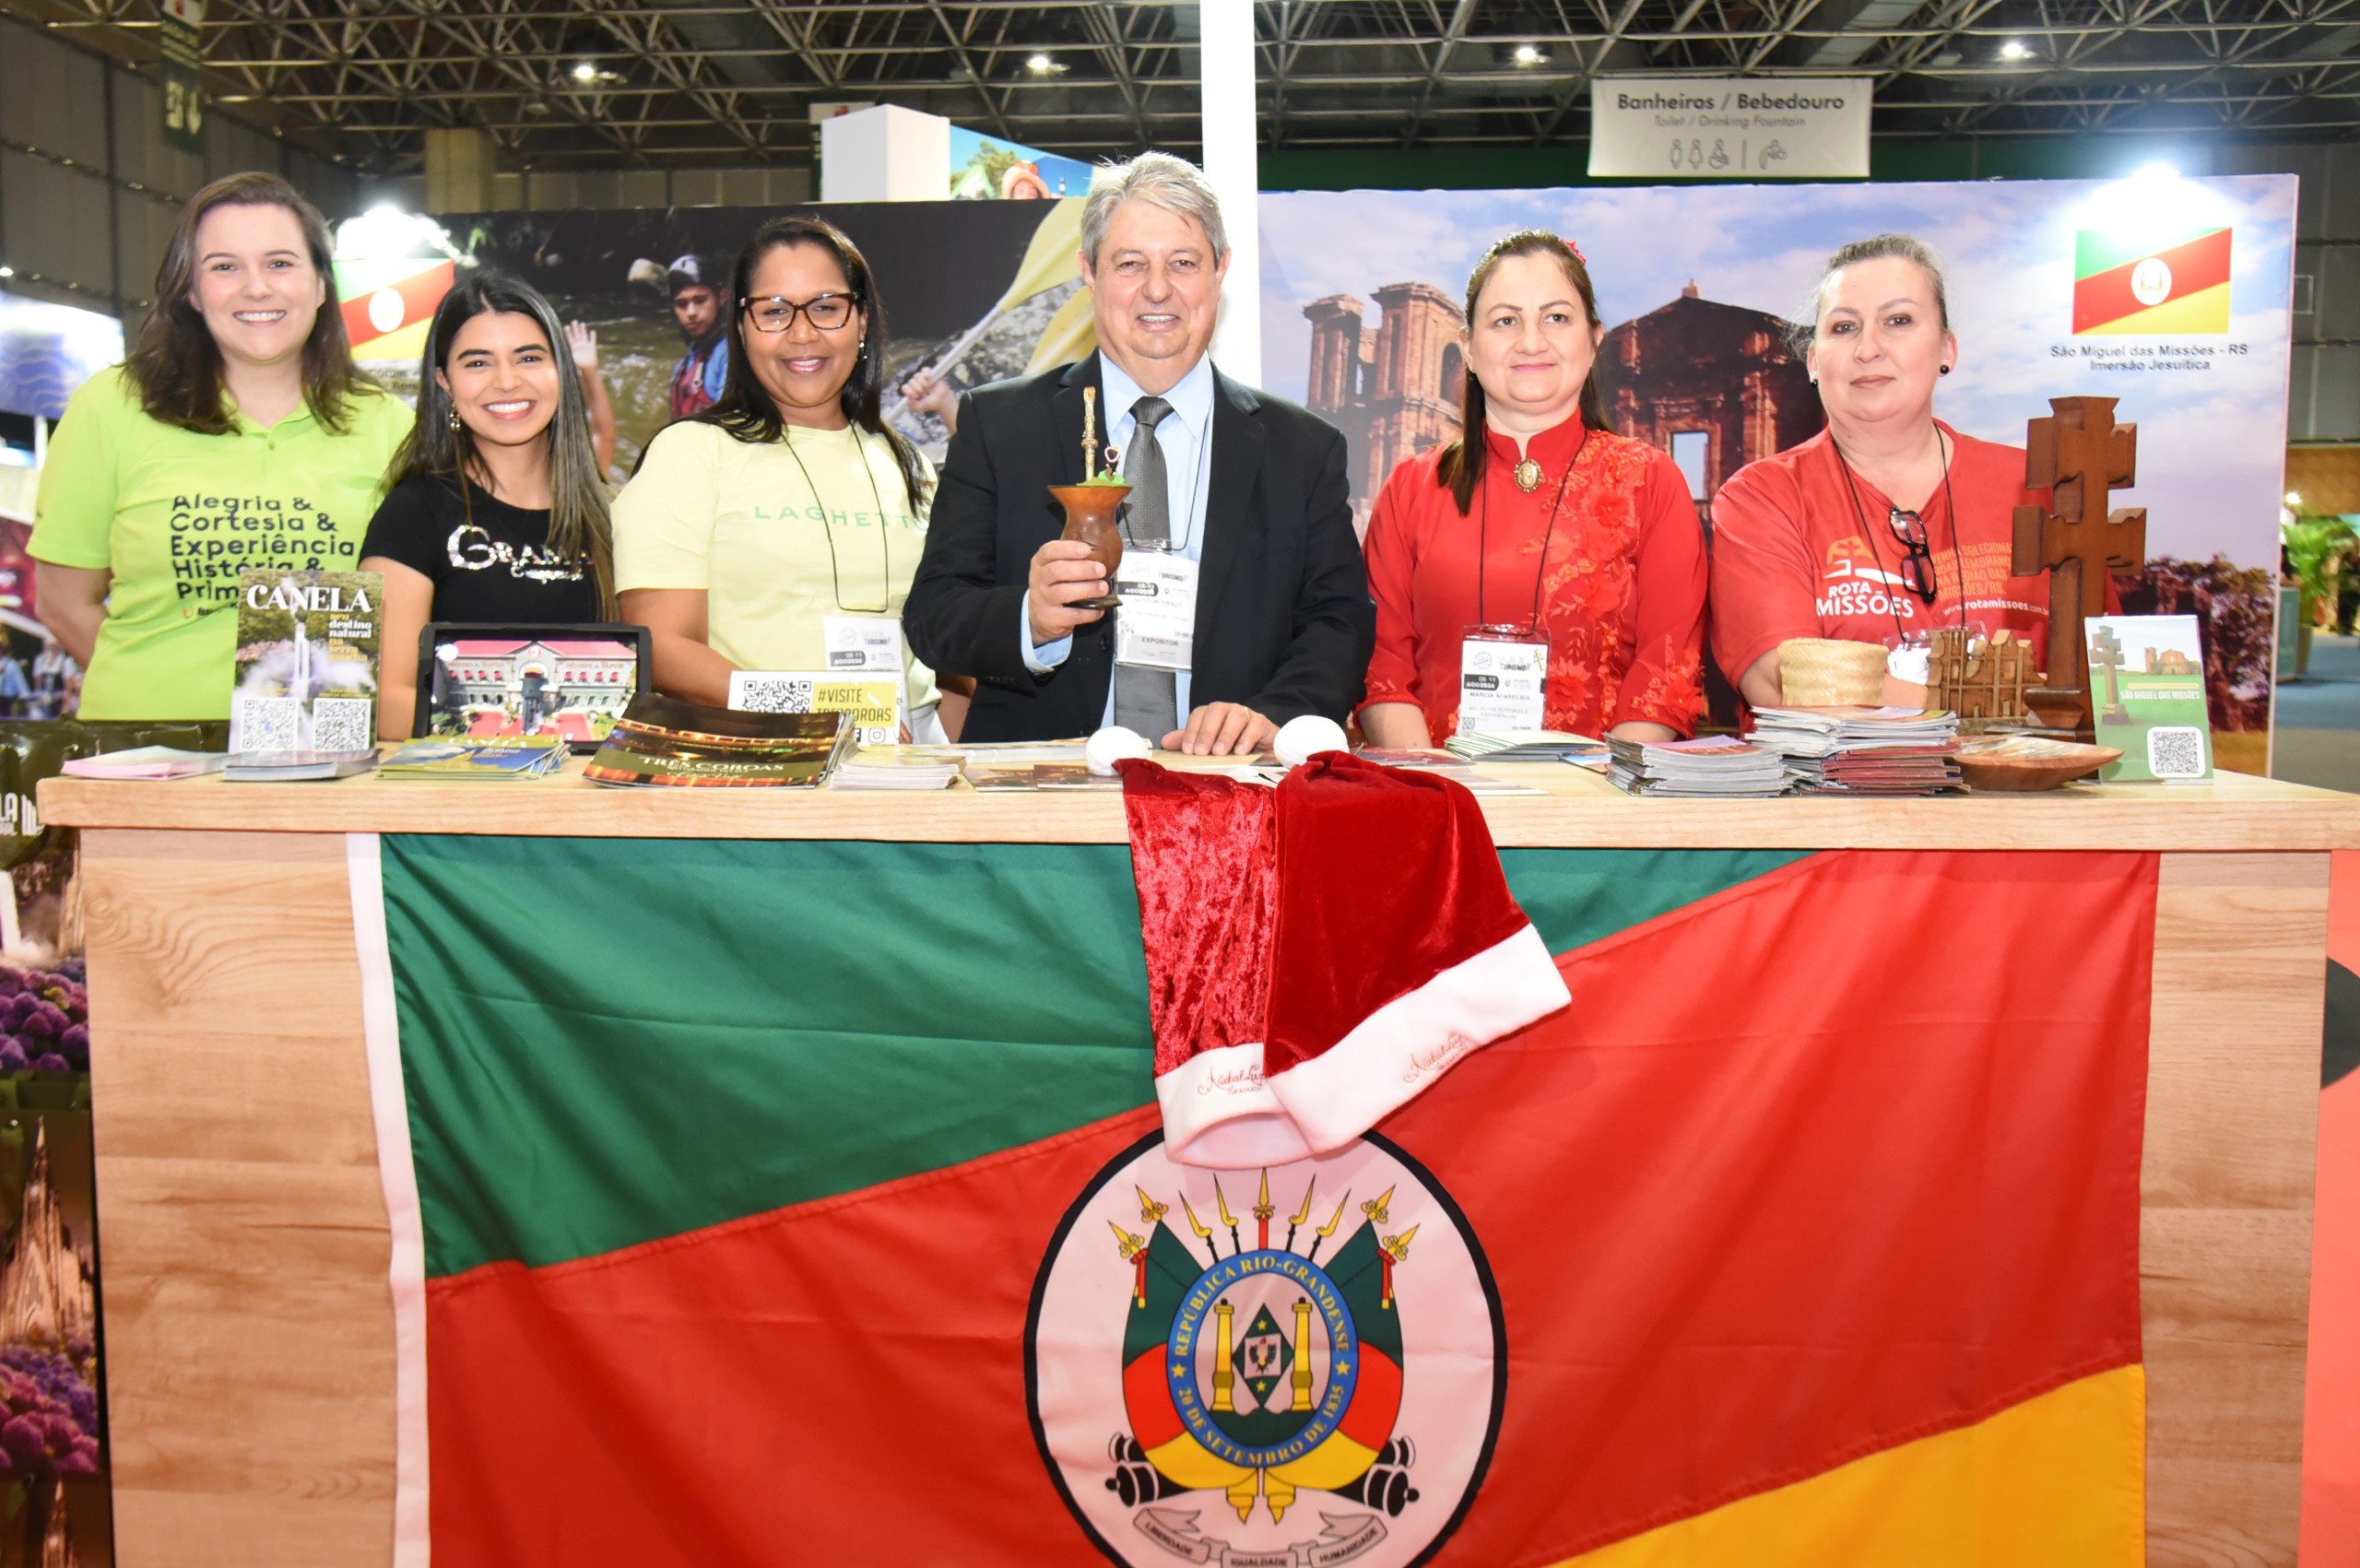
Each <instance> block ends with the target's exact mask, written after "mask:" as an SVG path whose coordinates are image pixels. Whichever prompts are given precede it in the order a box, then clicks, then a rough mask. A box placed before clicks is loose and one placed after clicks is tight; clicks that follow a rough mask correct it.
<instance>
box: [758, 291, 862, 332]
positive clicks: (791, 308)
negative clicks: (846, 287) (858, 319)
mask: <svg viewBox="0 0 2360 1568" xmlns="http://www.w3.org/2000/svg"><path fill="white" fill-rule="evenodd" d="M737 304H738V308H739V309H741V310H743V311H744V312H746V314H747V315H748V316H749V317H751V318H752V320H753V323H754V330H755V331H756V332H785V330H786V329H787V328H788V327H790V326H793V325H794V324H795V318H796V315H797V314H798V313H800V314H801V315H803V316H804V317H805V318H806V319H808V321H809V322H810V323H811V324H812V326H813V327H814V328H816V329H817V330H819V331H820V332H833V331H835V330H836V329H837V328H838V327H840V326H842V325H844V323H846V322H848V321H850V320H852V312H853V306H854V304H855V301H854V300H853V297H852V296H851V295H849V294H814V295H813V296H812V297H811V298H809V299H808V300H806V301H803V302H802V303H801V304H799V305H798V304H796V302H795V301H792V300H790V299H788V298H787V297H786V296H785V295H784V294H765V295H763V296H762V297H761V299H759V300H740V301H737Z"/></svg>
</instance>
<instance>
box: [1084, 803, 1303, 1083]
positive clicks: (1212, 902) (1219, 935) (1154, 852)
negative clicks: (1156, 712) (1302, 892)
mask: <svg viewBox="0 0 2360 1568" xmlns="http://www.w3.org/2000/svg"><path fill="white" fill-rule="evenodd" d="M1116 765H1117V766H1118V767H1119V768H1120V769H1121V771H1122V775H1123V810H1124V813H1125V815H1126V816H1127V817H1128V818H1129V819H1130V830H1131V875H1132V878H1133V879H1134V880H1136V881H1137V882H1138V884H1139V928H1140V935H1141V937H1142V939H1143V941H1144V943H1145V946H1146V950H1147V982H1148V1010H1149V1013H1150V1017H1151V1018H1152V1019H1153V1020H1154V1021H1155V1071H1156V1076H1157V1077H1159V1078H1161V1077H1162V1076H1163V1075H1164V1074H1165V1073H1167V1072H1170V1071H1171V1070H1172V1069H1173V1068H1174V1067H1177V1066H1179V1065H1180V1064H1181V1063H1182V1062H1185V1061H1186V1060H1188V1059H1189V1058H1190V1057H1192V1056H1194V1055H1197V1054H1198V1052H1200V1051H1208V1050H1212V1049H1214V1048H1216V1047H1219V1046H1222V1045H1237V1044H1243V1043H1248V1042H1251V1041H1257V1040H1259V1039H1261V1038H1262V1019H1263V1014H1264V1012H1265V1010H1266V1009H1267V1008H1268V1000H1269V983H1270V969H1269V963H1270V943H1271V931H1272V927H1273V925H1274V924H1275V922H1276V920H1277V908H1276V902H1275V901H1276V895H1277V890H1278V870H1279V856H1278V848H1277V832H1278V818H1277V808H1276V802H1275V798H1274V796H1275V792H1274V791H1272V790H1270V789H1269V788H1268V787H1267V786H1264V785H1260V784H1240V783H1238V782H1237V781H1235V780H1233V779H1226V778H1220V777H1216V776H1214V775H1211V774H1207V773H1175V772H1171V771H1170V770H1169V769H1166V768H1163V767H1161V766H1159V765H1158V764H1156V763H1153V762H1149V761H1144V760H1126V761H1123V762H1120V763H1118V764H1116Z"/></svg>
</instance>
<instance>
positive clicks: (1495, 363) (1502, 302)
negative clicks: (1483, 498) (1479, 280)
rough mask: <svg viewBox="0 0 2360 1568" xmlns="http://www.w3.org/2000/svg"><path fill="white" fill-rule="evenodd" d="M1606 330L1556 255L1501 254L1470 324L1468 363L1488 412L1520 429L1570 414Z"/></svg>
mask: <svg viewBox="0 0 2360 1568" xmlns="http://www.w3.org/2000/svg"><path fill="white" fill-rule="evenodd" d="M1604 336H1606V329H1605V328H1604V327H1602V326H1599V325H1598V324H1596V323H1594V322H1592V321H1591V320H1590V319H1589V312H1588V310H1587V307H1585V306H1584V305H1583V303H1582V296H1581V290H1580V289H1576V288H1575V286H1574V280H1573V278H1572V277H1571V276H1570V275H1569V274H1568V273H1567V272H1566V271H1565V268H1564V267H1563V265H1561V264H1559V263H1558V262H1557V261H1556V260H1555V259H1554V258H1552V257H1551V256H1547V255H1511V256H1503V257H1502V258H1500V260H1499V261H1498V263H1496V264H1495V265H1493V268H1492V272H1491V276H1490V277H1486V278H1485V279H1484V280H1483V289H1482V292H1481V293H1480V294H1478V295H1477V296H1476V297H1475V316H1474V319H1473V321H1471V322H1470V323H1469V324H1468V328H1467V364H1468V368H1469V370H1471V371H1474V373H1475V379H1476V381H1477V382H1478V383H1481V386H1482V388H1483V401H1484V413H1485V417H1486V418H1487V419H1490V420H1491V421H1492V422H1493V424H1495V425H1497V426H1499V427H1500V428H1501V429H1502V430H1507V431H1509V432H1512V433H1517V434H1529V433H1532V432H1535V431H1539V430H1550V429H1552V428H1554V427H1555V426H1557V425H1560V424H1563V422H1564V421H1565V420H1566V419H1571V418H1572V417H1573V414H1574V410H1575V408H1576V407H1579V405H1580V403H1581V395H1582V386H1583V384H1584V383H1587V381H1588V380H1589V371H1590V367H1591V366H1592V365H1593V364H1595V363H1597V361H1598V345H1599V340H1600V339H1601V338H1603V337H1604Z"/></svg>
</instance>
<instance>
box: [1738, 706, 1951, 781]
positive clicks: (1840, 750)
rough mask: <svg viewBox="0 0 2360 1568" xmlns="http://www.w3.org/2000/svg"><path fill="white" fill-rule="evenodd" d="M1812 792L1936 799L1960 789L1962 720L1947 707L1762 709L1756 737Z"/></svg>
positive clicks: (1757, 713)
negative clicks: (1933, 796) (1915, 796)
mask: <svg viewBox="0 0 2360 1568" xmlns="http://www.w3.org/2000/svg"><path fill="white" fill-rule="evenodd" d="M1749 738H1750V739H1752V741H1753V743H1754V744H1755V745H1757V746H1763V747H1767V748H1768V749H1772V750H1774V751H1776V752H1777V753H1778V754H1779V755H1780V756H1781V757H1783V758H1784V759H1785V760H1786V764H1787V769H1788V772H1790V773H1792V774H1793V775H1794V778H1795V783H1796V787H1797V788H1798V789H1799V790H1802V791H1805V792H1809V793H1819V792H1827V793H1831V794H1844V795H1935V794H1940V793H1941V792H1942V791H1944V790H1952V789H1957V788H1959V787H1961V786H1960V781H1959V772H1958V715H1957V714H1955V713H1950V712H1949V711H1947V710H1945V709H1941V708H1758V709H1756V710H1755V711H1754V727H1753V733H1752V736H1751V737H1749Z"/></svg>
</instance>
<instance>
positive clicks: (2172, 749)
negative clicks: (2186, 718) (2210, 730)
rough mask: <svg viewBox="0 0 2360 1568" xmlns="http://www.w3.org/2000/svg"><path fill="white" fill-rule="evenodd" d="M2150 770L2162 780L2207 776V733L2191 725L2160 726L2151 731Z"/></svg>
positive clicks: (2149, 738) (2149, 737) (2149, 743)
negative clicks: (2205, 746) (2205, 771)
mask: <svg viewBox="0 0 2360 1568" xmlns="http://www.w3.org/2000/svg"><path fill="white" fill-rule="evenodd" d="M2147 771H2148V772H2151V773H2153V774H2154V775H2155V776H2156V777H2157V778H2159V779H2201V778H2202V777H2203V776H2204V732H2203V731H2202V730H2201V729H2198V728H2196V727H2194V726H2193V725H2156V726H2155V727H2154V728H2153V729H2151V730H2149V731H2148V732H2147Z"/></svg>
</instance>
